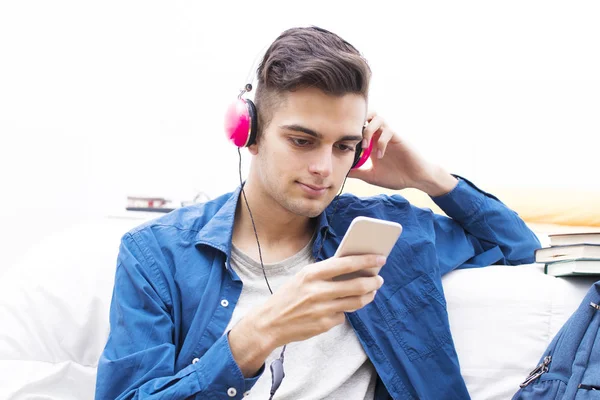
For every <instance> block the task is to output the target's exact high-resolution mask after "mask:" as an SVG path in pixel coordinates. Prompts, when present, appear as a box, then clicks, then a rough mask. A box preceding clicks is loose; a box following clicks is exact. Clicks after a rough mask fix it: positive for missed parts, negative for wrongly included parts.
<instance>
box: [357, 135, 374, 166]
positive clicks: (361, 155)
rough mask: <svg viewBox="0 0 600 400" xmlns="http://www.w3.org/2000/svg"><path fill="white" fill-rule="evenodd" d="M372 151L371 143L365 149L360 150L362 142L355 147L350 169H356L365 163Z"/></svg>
mask: <svg viewBox="0 0 600 400" xmlns="http://www.w3.org/2000/svg"><path fill="white" fill-rule="evenodd" d="M372 150H373V141H372V140H371V142H370V143H369V146H367V148H366V149H363V148H362V142H361V143H359V144H358V145H357V146H356V153H355V154H354V163H353V164H352V169H358V168H360V167H362V166H363V165H364V163H366V162H367V160H368V159H369V157H371V151H372Z"/></svg>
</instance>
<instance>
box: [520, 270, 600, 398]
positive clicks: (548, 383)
mask: <svg viewBox="0 0 600 400" xmlns="http://www.w3.org/2000/svg"><path fill="white" fill-rule="evenodd" d="M532 399H544V400H546V399H565V400H566V399H578V400H579V399H581V400H583V399H596V400H600V281H598V282H596V283H594V284H593V285H592V287H591V288H590V290H589V291H588V292H587V294H586V296H585V298H584V299H583V301H582V302H581V304H580V305H579V307H578V308H577V310H576V311H575V312H574V313H573V315H571V317H570V318H569V320H568V321H567V322H566V323H565V324H564V325H563V326H562V328H561V329H560V331H558V333H557V334H556V336H555V337H554V339H552V342H551V343H550V345H549V346H548V348H547V349H546V351H545V352H544V355H543V356H542V358H541V359H540V363H539V365H538V366H537V367H536V368H535V369H534V370H533V371H531V373H530V374H529V376H528V377H527V379H526V380H525V381H524V382H523V383H521V389H520V390H519V391H518V392H517V393H516V394H515V395H514V396H513V400H532Z"/></svg>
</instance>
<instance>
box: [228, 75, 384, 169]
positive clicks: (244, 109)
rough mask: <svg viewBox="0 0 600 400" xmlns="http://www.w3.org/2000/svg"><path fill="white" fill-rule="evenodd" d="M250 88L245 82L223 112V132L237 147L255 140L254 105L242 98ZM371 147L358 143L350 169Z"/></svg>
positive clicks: (256, 120) (370, 145)
mask: <svg viewBox="0 0 600 400" xmlns="http://www.w3.org/2000/svg"><path fill="white" fill-rule="evenodd" d="M251 90H252V85H251V84H249V83H248V84H246V86H245V87H244V89H243V90H242V91H241V92H240V94H239V95H238V98H237V99H236V100H235V101H234V102H233V103H231V105H230V106H229V107H228V108H227V112H226V113H225V133H226V135H227V138H228V139H229V140H230V141H231V142H232V143H233V144H234V145H236V146H237V147H248V146H250V145H252V144H253V143H254V141H255V140H256V132H257V130H258V128H257V125H258V115H257V113H256V106H255V105H254V103H253V102H252V100H250V99H244V98H242V95H243V94H244V93H246V92H249V91H251ZM372 149H373V142H372V141H371V143H369V146H368V147H367V148H366V149H363V148H362V145H361V143H358V145H357V146H356V153H355V155H354V162H353V163H352V169H357V168H360V167H361V166H362V165H363V164H364V163H365V162H366V161H367V159H368V158H369V156H370V155H371V150H372Z"/></svg>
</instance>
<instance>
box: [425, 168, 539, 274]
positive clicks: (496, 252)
mask: <svg viewBox="0 0 600 400" xmlns="http://www.w3.org/2000/svg"><path fill="white" fill-rule="evenodd" d="M455 176H456V175H455ZM456 178H458V180H459V182H458V184H457V186H456V187H455V188H454V189H453V190H452V191H450V192H449V193H447V194H445V195H442V196H438V197H432V200H433V201H434V202H435V203H436V204H437V205H438V206H439V207H440V208H441V209H442V210H443V211H444V212H445V213H446V214H447V215H448V217H450V218H448V217H446V216H442V215H437V214H434V229H435V237H436V238H435V243H436V248H437V251H438V257H439V262H440V269H441V271H440V272H441V273H442V274H445V273H447V272H449V271H451V270H453V269H457V268H475V267H484V266H487V265H491V264H502V265H518V264H529V263H532V262H534V252H535V250H536V249H538V248H540V247H541V246H540V241H539V239H538V238H537V236H536V235H535V234H534V233H533V232H532V231H531V230H530V229H529V228H528V227H527V225H526V224H525V222H524V221H523V220H522V219H521V218H520V217H519V216H518V215H517V213H516V212H514V211H513V210H511V209H510V208H508V207H507V206H506V205H504V204H503V203H502V202H501V201H500V200H499V199H497V198H496V197H494V196H493V195H491V194H489V193H486V192H484V191H482V190H480V189H478V188H477V187H476V186H475V185H474V184H472V183H471V182H469V181H468V180H466V179H464V178H462V177H459V176H456ZM464 254H470V255H472V256H471V257H470V258H468V259H467V260H464V258H463V256H464Z"/></svg>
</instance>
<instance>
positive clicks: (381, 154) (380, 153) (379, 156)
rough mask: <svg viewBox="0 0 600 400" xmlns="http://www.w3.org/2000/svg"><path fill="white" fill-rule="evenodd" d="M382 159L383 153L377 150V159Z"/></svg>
mask: <svg viewBox="0 0 600 400" xmlns="http://www.w3.org/2000/svg"><path fill="white" fill-rule="evenodd" d="M381 157H383V151H381V150H377V158H381Z"/></svg>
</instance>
